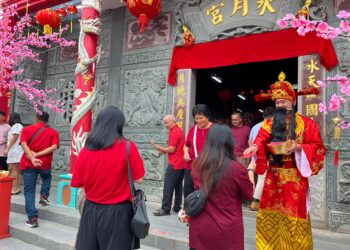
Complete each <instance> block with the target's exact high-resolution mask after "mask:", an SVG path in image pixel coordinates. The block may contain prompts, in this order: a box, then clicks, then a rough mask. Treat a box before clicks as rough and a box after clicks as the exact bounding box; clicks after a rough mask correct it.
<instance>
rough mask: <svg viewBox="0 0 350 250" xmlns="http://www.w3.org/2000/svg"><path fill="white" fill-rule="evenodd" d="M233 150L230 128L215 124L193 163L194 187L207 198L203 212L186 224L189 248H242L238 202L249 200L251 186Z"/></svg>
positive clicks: (218, 249)
mask: <svg viewBox="0 0 350 250" xmlns="http://www.w3.org/2000/svg"><path fill="white" fill-rule="evenodd" d="M233 148H234V139H233V135H232V132H231V129H230V128H229V127H228V126H226V125H220V124H215V125H213V126H212V128H211V129H210V130H209V133H208V136H207V139H206V142H205V145H204V148H203V150H202V153H201V154H200V155H199V157H198V158H197V159H196V160H195V162H194V164H193V169H192V174H193V178H194V183H195V187H196V188H197V189H198V188H200V189H202V190H205V191H207V192H208V197H207V201H206V204H205V207H204V209H203V211H202V212H201V213H200V214H199V215H198V216H196V217H195V218H191V219H190V221H189V225H190V242H189V244H190V248H191V249H195V250H229V249H235V250H242V249H244V229H243V218H242V201H243V200H251V199H252V198H253V184H252V182H251V181H250V180H249V177H248V172H247V169H246V168H245V167H244V166H243V165H241V164H240V163H238V162H237V161H235V160H234V155H233Z"/></svg>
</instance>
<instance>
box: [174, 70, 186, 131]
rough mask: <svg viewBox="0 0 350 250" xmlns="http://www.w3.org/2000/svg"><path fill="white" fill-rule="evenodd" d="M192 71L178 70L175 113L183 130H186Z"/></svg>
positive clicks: (175, 89)
mask: <svg viewBox="0 0 350 250" xmlns="http://www.w3.org/2000/svg"><path fill="white" fill-rule="evenodd" d="M189 74H190V71H188V70H179V71H178V72H177V86H176V87H175V88H174V98H173V114H174V116H175V118H176V121H177V124H178V125H179V127H180V128H182V130H183V131H186V125H187V124H186V114H187V109H188V104H187V99H188V94H189V89H188V88H189V84H188V82H187V81H189V78H190V75H189Z"/></svg>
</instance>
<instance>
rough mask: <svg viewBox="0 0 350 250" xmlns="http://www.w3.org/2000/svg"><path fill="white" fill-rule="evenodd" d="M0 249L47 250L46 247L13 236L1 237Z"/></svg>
mask: <svg viewBox="0 0 350 250" xmlns="http://www.w3.org/2000/svg"><path fill="white" fill-rule="evenodd" d="M0 249H1V250H45V248H41V247H38V246H35V245H31V244H28V243H26V242H24V241H21V240H19V239H16V238H13V237H10V238H6V239H1V240H0Z"/></svg>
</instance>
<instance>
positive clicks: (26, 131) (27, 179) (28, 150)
mask: <svg viewBox="0 0 350 250" xmlns="http://www.w3.org/2000/svg"><path fill="white" fill-rule="evenodd" d="M48 122H49V114H48V113H46V112H44V111H43V112H42V114H40V115H39V114H38V115H37V116H36V124H34V125H31V126H28V127H25V128H23V130H22V134H21V139H20V144H21V146H22V148H23V151H24V154H23V155H22V158H21V161H20V165H19V168H20V170H21V173H22V175H23V185H24V198H25V209H26V213H27V216H28V221H27V222H26V225H27V226H29V227H37V226H38V210H37V209H36V208H35V188H36V180H37V177H38V175H40V177H41V178H42V184H41V190H40V201H39V203H40V204H41V205H42V206H47V205H50V202H49V200H48V197H49V195H50V187H51V165H52V156H53V152H54V151H55V150H56V149H57V148H58V147H59V136H58V132H57V131H56V130H55V129H53V128H51V127H49V125H48Z"/></svg>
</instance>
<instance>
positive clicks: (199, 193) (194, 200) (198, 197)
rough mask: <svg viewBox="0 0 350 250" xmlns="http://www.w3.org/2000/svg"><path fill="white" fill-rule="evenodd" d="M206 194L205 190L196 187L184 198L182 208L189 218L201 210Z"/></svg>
mask: <svg viewBox="0 0 350 250" xmlns="http://www.w3.org/2000/svg"><path fill="white" fill-rule="evenodd" d="M207 196H208V194H207V192H205V191H204V190H201V189H198V190H196V191H194V192H192V193H190V194H189V195H188V196H187V197H186V198H185V201H184V210H185V212H186V214H187V215H188V216H190V218H195V217H196V216H198V215H199V214H200V213H201V212H202V210H203V209H204V206H205V203H206V202H207Z"/></svg>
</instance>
